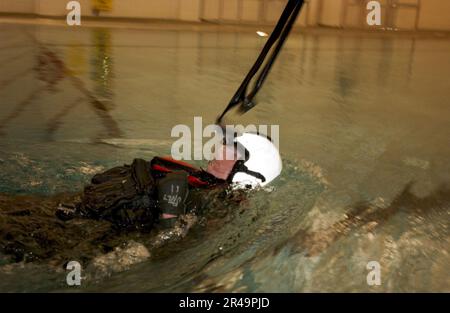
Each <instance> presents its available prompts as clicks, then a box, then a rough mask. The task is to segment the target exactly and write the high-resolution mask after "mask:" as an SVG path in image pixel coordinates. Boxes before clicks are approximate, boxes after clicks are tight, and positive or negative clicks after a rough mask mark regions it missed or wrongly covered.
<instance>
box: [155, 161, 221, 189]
mask: <svg viewBox="0 0 450 313" xmlns="http://www.w3.org/2000/svg"><path fill="white" fill-rule="evenodd" d="M150 164H151V173H152V176H153V178H154V179H156V180H157V179H159V178H162V177H164V176H165V175H166V174H167V173H171V172H175V171H183V172H186V173H187V174H188V183H189V186H190V187H193V188H212V187H215V186H218V185H221V184H225V183H226V181H225V180H222V179H219V178H217V177H215V176H213V175H211V174H209V173H208V172H206V171H204V170H202V169H199V168H196V167H194V166H192V165H191V164H189V163H186V162H183V161H178V160H174V159H173V158H171V157H154V158H153V159H152V161H151V162H150Z"/></svg>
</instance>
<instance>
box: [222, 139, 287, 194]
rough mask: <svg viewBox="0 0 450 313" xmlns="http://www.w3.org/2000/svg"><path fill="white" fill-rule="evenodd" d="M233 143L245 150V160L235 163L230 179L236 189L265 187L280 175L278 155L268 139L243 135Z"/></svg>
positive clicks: (280, 163) (279, 158) (280, 165)
mask: <svg viewBox="0 0 450 313" xmlns="http://www.w3.org/2000/svg"><path fill="white" fill-rule="evenodd" d="M235 142H236V143H237V144H238V145H242V146H243V147H244V148H245V150H246V151H245V154H246V158H245V160H242V161H238V162H237V164H236V166H235V167H234V169H233V172H232V173H231V175H232V176H231V177H230V178H231V182H232V183H234V184H235V186H236V187H237V188H248V187H250V188H255V187H257V186H265V185H267V184H268V183H270V182H271V181H273V180H274V179H275V178H277V177H278V176H279V175H280V173H281V169H282V168H283V165H282V162H281V157H280V153H279V152H278V149H277V147H276V146H275V145H274V144H273V143H272V141H271V140H270V139H268V138H267V137H264V136H260V135H258V134H253V133H244V134H242V135H241V136H239V137H237V138H236V139H235Z"/></svg>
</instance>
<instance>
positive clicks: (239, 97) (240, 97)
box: [217, 0, 304, 125]
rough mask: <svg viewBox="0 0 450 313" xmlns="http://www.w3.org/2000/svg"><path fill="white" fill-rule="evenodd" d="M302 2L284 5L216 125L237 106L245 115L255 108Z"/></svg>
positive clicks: (298, 0) (294, 1)
mask: <svg viewBox="0 0 450 313" xmlns="http://www.w3.org/2000/svg"><path fill="white" fill-rule="evenodd" d="M303 2H304V0H289V2H288V3H287V5H286V8H285V9H284V11H283V13H282V14H281V17H280V19H279V20H278V23H277V25H276V26H275V28H274V30H273V32H272V34H271V35H270V37H269V39H268V40H267V42H266V44H265V45H264V48H263V49H262V51H261V53H260V55H259V57H258V59H257V60H256V62H255V64H254V65H253V67H252V68H251V69H250V72H249V73H248V74H247V76H246V77H245V79H244V81H243V82H242V84H241V85H240V87H239V88H238V90H237V91H236V93H235V94H234V96H233V98H231V101H230V103H229V104H228V106H227V107H226V109H225V110H224V111H223V113H222V114H221V115H220V116H219V117H218V118H217V124H219V125H221V122H222V119H223V117H224V116H225V114H227V112H228V111H229V110H231V109H232V108H234V107H235V106H237V105H241V107H240V110H241V113H245V112H247V111H248V110H250V109H251V108H253V107H254V106H255V103H254V102H253V98H254V97H255V95H256V94H257V92H258V91H259V89H261V87H262V85H263V83H264V81H265V79H266V77H267V75H268V74H269V72H270V69H271V68H272V65H273V63H274V62H275V60H276V58H277V56H278V54H279V53H280V51H281V48H282V47H283V44H284V42H285V41H286V38H287V37H288V35H289V33H290V32H291V29H292V25H294V23H295V20H296V19H297V16H298V14H299V12H300V10H301V8H302V6H303ZM275 43H277V45H276V46H275V48H274V49H273V51H272V53H271V55H270V56H269V59H268V60H267V63H266V64H265V65H264V68H263V69H262V70H261V73H260V74H259V76H258V78H257V80H256V81H255V84H254V86H253V89H252V90H251V91H250V92H249V93H248V94H247V88H248V85H249V84H250V82H251V80H252V79H253V77H254V76H255V75H256V74H257V73H258V71H259V69H260V68H261V66H262V65H263V63H264V60H265V59H266V57H267V54H268V53H269V52H270V50H271V49H272V47H273V45H274V44H275Z"/></svg>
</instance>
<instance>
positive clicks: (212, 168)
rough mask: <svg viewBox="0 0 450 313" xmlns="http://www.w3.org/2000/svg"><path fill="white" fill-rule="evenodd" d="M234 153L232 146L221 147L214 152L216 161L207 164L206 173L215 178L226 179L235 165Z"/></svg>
mask: <svg viewBox="0 0 450 313" xmlns="http://www.w3.org/2000/svg"><path fill="white" fill-rule="evenodd" d="M236 161H237V157H236V151H234V147H233V146H224V145H222V146H221V148H220V149H219V151H217V152H216V159H214V160H212V161H210V162H209V163H208V168H207V169H206V171H207V172H208V173H210V174H212V175H214V176H215V177H217V178H220V179H224V180H225V179H227V178H228V176H229V175H230V173H231V171H232V170H233V167H234V165H235V164H236Z"/></svg>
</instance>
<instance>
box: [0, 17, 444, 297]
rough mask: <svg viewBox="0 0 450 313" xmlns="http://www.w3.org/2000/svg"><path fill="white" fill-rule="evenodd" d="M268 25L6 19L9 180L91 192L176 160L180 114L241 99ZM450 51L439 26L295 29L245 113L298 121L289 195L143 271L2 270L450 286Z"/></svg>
mask: <svg viewBox="0 0 450 313" xmlns="http://www.w3.org/2000/svg"><path fill="white" fill-rule="evenodd" d="M255 32H256V29H255V30H253V29H251V28H250V27H247V28H242V29H241V28H236V29H232V30H230V29H222V28H221V27H193V26H189V25H186V27H184V28H173V29H165V26H164V25H161V27H159V28H154V29H127V28H93V27H81V28H76V27H72V28H69V27H61V26H45V25H19V24H0V65H1V75H0V170H1V172H2V175H0V192H1V193H3V194H8V195H23V194H26V195H30V194H36V195H53V194H57V193H61V192H73V191H78V190H81V188H82V186H83V185H84V184H85V183H86V182H88V180H89V178H90V177H91V176H92V175H93V174H94V173H97V172H99V171H102V170H104V169H107V168H109V167H112V166H116V165H121V164H123V163H130V162H131V160H132V159H133V158H136V157H140V158H145V159H151V158H152V157H153V156H155V155H167V154H169V153H170V148H171V145H172V143H173V142H174V140H175V139H176V138H172V137H171V130H172V128H173V127H174V126H175V125H178V124H186V125H188V126H192V127H193V121H194V117H195V116H201V117H202V118H203V122H204V124H205V125H206V124H210V123H213V122H214V120H215V118H216V117H217V115H218V114H219V113H221V111H222V110H223V109H224V107H225V105H226V104H227V102H228V101H229V99H230V97H231V96H232V94H233V93H234V91H235V89H236V88H237V87H238V85H239V83H240V82H241V80H242V79H243V77H244V75H245V74H246V72H247V71H248V69H249V67H250V66H251V64H252V63H253V61H254V60H255V58H256V56H257V55H258V52H259V50H260V49H261V47H262V46H263V44H264V40H265V38H262V37H258V36H257V35H256V33H255ZM449 54H450V40H449V39H448V37H446V36H443V37H439V36H434V35H433V34H429V35H427V36H424V35H421V36H412V35H406V34H400V35H396V36H394V35H383V34H366V33H342V32H339V31H318V30H305V31H303V32H301V33H295V34H293V35H292V37H291V38H290V39H289V41H288V42H287V44H286V46H285V48H284V50H283V52H282V54H281V55H280V57H279V59H278V61H277V63H276V64H275V66H274V68H273V71H272V73H271V74H270V76H269V79H268V80H267V82H266V84H265V86H264V88H263V89H262V90H261V92H260V94H259V96H258V99H257V101H258V105H257V106H256V107H255V108H254V109H253V110H251V111H250V112H248V113H247V114H245V115H243V116H238V115H234V116H231V117H230V118H229V121H228V122H229V123H231V124H256V125H260V124H262V125H280V136H279V139H280V150H281V153H282V156H283V160H284V170H283V173H282V176H281V177H280V179H278V180H277V181H276V182H275V184H274V185H273V188H272V189H270V190H263V191H260V192H257V193H255V194H253V195H251V196H250V198H249V199H248V201H247V202H246V205H245V206H244V208H242V209H241V211H239V212H233V214H231V216H230V217H229V218H228V220H227V222H226V223H223V225H222V226H221V227H220V228H218V229H212V228H208V227H207V228H206V229H203V230H195V229H194V230H193V231H192V233H191V234H189V235H188V237H187V238H186V239H185V240H183V241H182V242H179V243H177V244H176V246H175V247H173V248H172V250H171V253H167V255H165V256H164V255H163V256H160V257H157V258H151V259H150V260H149V261H146V262H144V263H141V264H138V265H135V266H132V267H131V268H130V269H129V270H127V271H123V272H120V273H116V274H113V275H111V276H110V277H108V278H105V279H102V280H99V281H86V282H84V283H83V285H82V287H80V288H75V289H73V288H70V287H67V285H65V274H66V273H64V272H61V271H53V270H52V269H51V268H47V267H43V266H42V265H37V264H26V265H24V266H17V267H14V268H12V269H11V268H8V270H5V269H3V270H1V271H0V277H1V279H0V290H2V291H55V290H57V291H80V290H81V291H100V290H101V291H249V292H257V291H263V292H272V291H282V292H302V291H447V292H448V291H450V271H449V268H448V264H449V263H450V258H449V255H448V253H449V226H450V225H449V224H450V223H449V221H450V219H449V214H450V185H449V182H450V162H449V160H450V141H449V138H450V106H449V103H450V102H449V98H450V81H449V80H448V77H449V76H450V58H449V57H448V56H449ZM194 163H195V164H197V165H204V163H203V162H194ZM370 261H377V262H378V263H379V264H380V269H381V285H379V286H369V285H368V283H367V280H366V277H367V275H368V273H369V270H368V269H367V264H368V262H370Z"/></svg>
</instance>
